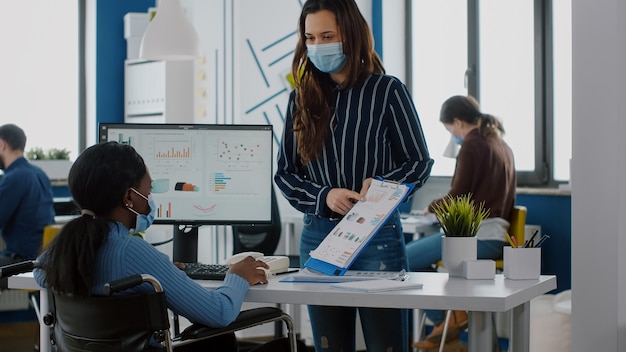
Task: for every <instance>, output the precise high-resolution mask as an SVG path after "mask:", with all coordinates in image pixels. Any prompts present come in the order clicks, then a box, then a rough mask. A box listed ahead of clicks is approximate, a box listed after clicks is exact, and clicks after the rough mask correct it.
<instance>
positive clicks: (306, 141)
mask: <svg viewBox="0 0 626 352" xmlns="http://www.w3.org/2000/svg"><path fill="white" fill-rule="evenodd" d="M320 10H328V11H331V12H332V13H334V14H335V18H336V21H337V25H338V26H339V29H340V31H341V36H342V39H343V51H344V53H345V55H346V57H347V61H346V66H345V67H344V69H345V70H346V72H347V73H348V74H347V79H346V81H345V82H342V85H341V88H342V89H345V88H351V87H353V86H354V85H355V84H357V83H359V82H362V81H364V80H365V79H366V78H367V77H369V76H370V75H371V74H372V73H374V72H376V73H384V72H385V69H384V68H383V65H382V62H381V61H380V58H379V57H378V54H376V52H375V51H374V38H373V36H372V32H371V30H370V28H369V26H368V24H367V22H366V21H365V18H363V15H362V14H361V12H360V11H359V8H358V6H357V5H356V3H355V2H354V0H308V1H307V2H306V3H305V4H304V6H303V7H302V13H301V14H300V19H299V21H298V32H299V34H300V38H299V40H298V44H297V45H296V49H295V54H294V58H293V63H292V67H291V71H292V75H293V77H294V81H295V84H296V89H297V90H298V91H297V94H296V100H295V111H294V114H293V120H294V121H293V131H294V132H295V134H296V139H297V141H298V154H299V155H300V158H301V160H302V162H303V163H304V164H308V163H309V161H311V160H314V159H316V158H318V157H319V156H320V155H321V153H322V149H323V147H324V141H325V140H326V136H327V135H328V131H329V123H330V118H331V117H332V115H333V109H334V96H335V93H336V92H335V89H336V88H337V84H336V83H335V82H333V80H332V79H331V78H330V75H329V74H328V73H324V72H321V71H320V70H318V69H317V68H316V67H315V65H313V63H312V62H310V61H309V59H308V58H307V47H306V36H305V35H304V32H305V20H306V16H307V15H309V14H312V13H316V12H318V11H320Z"/></svg>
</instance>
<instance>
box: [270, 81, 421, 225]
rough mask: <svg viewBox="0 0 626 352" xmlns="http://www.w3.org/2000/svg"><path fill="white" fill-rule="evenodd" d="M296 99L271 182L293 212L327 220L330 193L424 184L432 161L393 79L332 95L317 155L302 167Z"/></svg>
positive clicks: (402, 90)
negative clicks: (375, 182) (383, 183)
mask: <svg viewBox="0 0 626 352" xmlns="http://www.w3.org/2000/svg"><path fill="white" fill-rule="evenodd" d="M296 94H297V91H296V90H294V91H293V92H291V94H290V96H289V104H288V107H287V114H286V120H285V129H284V132H283V136H282V143H281V146H280V149H279V152H278V167H277V171H276V175H275V177H274V180H275V181H276V184H277V186H278V187H279V188H280V190H281V191H282V193H283V195H284V196H285V197H286V199H287V200H288V201H289V202H290V203H291V205H292V206H293V207H294V208H296V209H297V210H299V211H301V212H303V213H306V214H314V215H319V216H326V217H330V216H331V215H332V214H330V210H329V209H327V207H326V196H327V194H328V192H329V191H330V189H331V188H347V189H350V190H353V191H356V192H360V190H361V186H362V184H363V181H364V180H365V179H367V178H369V177H382V178H384V179H388V180H394V181H399V182H406V183H412V184H414V185H415V189H417V188H419V187H421V186H422V185H423V184H424V182H425V181H426V180H427V179H428V176H429V175H430V170H431V167H432V164H433V160H432V159H431V158H430V155H429V152H428V147H427V146H426V141H425V140H424V134H423V132H422V126H421V123H420V121H419V117H418V115H417V111H416V110H415V106H414V105H413V100H412V98H411V96H410V94H409V92H408V90H407V89H406V86H405V85H404V84H403V83H402V82H400V81H399V80H398V79H397V78H395V77H392V76H387V75H382V74H373V75H371V76H370V77H369V78H368V79H367V80H365V81H364V82H363V83H362V84H359V85H357V86H355V87H353V88H350V89H346V90H337V92H336V97H335V107H334V114H333V116H332V118H331V120H330V125H329V129H330V132H329V136H328V138H327V140H326V142H325V145H324V148H323V151H322V155H321V157H320V158H318V159H316V160H312V161H311V162H310V163H309V164H308V165H306V166H304V165H302V162H301V160H300V157H299V156H298V153H297V141H296V137H295V134H294V132H293V113H294V108H295V96H296Z"/></svg>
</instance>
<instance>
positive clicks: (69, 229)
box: [34, 142, 268, 351]
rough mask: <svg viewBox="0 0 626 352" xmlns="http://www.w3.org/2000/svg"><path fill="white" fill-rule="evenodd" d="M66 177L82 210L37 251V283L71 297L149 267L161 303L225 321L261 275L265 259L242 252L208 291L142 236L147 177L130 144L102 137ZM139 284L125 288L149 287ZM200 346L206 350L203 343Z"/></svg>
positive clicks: (218, 344) (220, 342)
mask: <svg viewBox="0 0 626 352" xmlns="http://www.w3.org/2000/svg"><path fill="white" fill-rule="evenodd" d="M68 184H69V188H70V192H71V194H72V197H73V199H74V200H75V202H76V203H77V205H78V206H79V207H80V208H81V209H82V210H81V213H82V216H80V217H77V218H75V219H73V220H71V221H70V222H69V223H67V224H66V225H65V226H63V228H62V229H61V231H60V232H59V234H58V235H57V236H56V237H55V238H54V240H53V241H52V243H51V244H50V245H49V247H48V248H47V249H46V251H45V252H44V253H42V255H41V256H40V258H39V261H40V268H41V269H36V270H35V271H34V275H35V279H36V280H37V282H38V283H39V285H41V286H42V287H52V288H54V289H55V290H57V291H59V292H61V293H65V294H73V295H75V296H79V297H80V296H88V295H103V294H104V284H105V283H107V282H109V281H112V280H116V279H120V278H123V277H126V276H129V275H134V274H150V275H152V276H154V277H155V278H156V279H157V280H159V281H160V283H161V285H162V286H163V290H164V291H165V292H166V301H167V307H168V308H169V309H170V310H172V311H173V312H174V313H178V314H180V315H182V316H184V317H186V318H187V319H189V320H190V321H191V322H195V323H201V324H204V325H207V326H214V327H218V326H225V325H228V324H230V323H231V322H232V321H233V320H234V319H235V318H237V315H238V314H239V311H240V309H241V305H242V302H243V298H244V296H245V294H246V292H247V291H248V288H249V287H250V285H255V284H258V283H264V282H266V280H267V279H266V276H265V271H264V270H262V269H261V268H260V267H263V268H267V267H268V266H267V264H265V263H263V262H261V261H257V260H254V259H253V258H252V257H248V258H246V259H244V260H243V261H241V262H239V263H237V264H233V265H232V266H231V267H230V269H229V273H228V274H227V275H226V279H225V280H224V284H223V286H221V287H219V288H217V289H215V290H208V289H206V288H203V287H202V286H200V285H199V284H198V283H196V282H194V281H193V280H192V279H190V278H189V277H187V276H186V275H185V273H184V272H183V271H181V270H180V269H178V268H177V267H176V266H175V265H174V264H173V263H172V262H171V261H170V260H169V258H168V256H167V255H166V254H164V253H161V252H159V251H158V250H157V249H155V248H154V247H153V246H152V245H151V244H150V243H148V242H146V241H144V240H143V239H142V238H141V237H136V236H130V234H132V233H135V232H139V231H143V230H146V229H147V228H148V227H149V226H150V225H151V224H152V221H153V220H154V213H155V210H156V208H155V205H154V201H153V200H152V197H151V194H150V191H151V178H150V174H149V172H148V170H147V168H146V165H145V164H144V161H143V159H142V158H141V156H140V155H139V154H138V153H137V152H136V151H135V149H134V148H133V147H131V146H129V145H123V144H118V143H116V142H108V143H101V144H96V145H94V146H91V147H89V148H87V149H86V150H85V151H84V152H83V153H81V155H80V156H79V157H78V158H77V159H76V161H75V162H74V164H73V165H72V168H71V169H70V173H69V178H68ZM151 290H152V289H151V288H150V287H149V285H140V286H137V287H135V288H132V289H129V290H126V291H124V293H142V292H149V291H151ZM223 336H224V337H219V336H218V337H216V338H213V339H208V340H204V341H200V342H199V343H194V344H191V345H186V346H182V348H181V349H177V351H180V350H183V348H184V349H187V348H189V349H190V350H194V351H197V350H200V346H198V344H201V345H202V346H203V348H204V346H211V348H213V350H220V351H236V350H237V342H236V339H235V336H234V334H231V335H228V334H227V335H223ZM206 350H209V349H208V348H206Z"/></svg>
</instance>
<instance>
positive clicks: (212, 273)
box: [182, 263, 228, 280]
mask: <svg viewBox="0 0 626 352" xmlns="http://www.w3.org/2000/svg"><path fill="white" fill-rule="evenodd" d="M183 264H184V265H185V267H184V268H183V269H182V270H183V271H184V272H185V274H187V276H189V277H190V278H192V279H194V280H224V278H225V277H226V272H227V271H228V265H226V264H204V263H183Z"/></svg>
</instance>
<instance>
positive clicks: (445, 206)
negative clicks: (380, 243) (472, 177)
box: [433, 193, 489, 276]
mask: <svg viewBox="0 0 626 352" xmlns="http://www.w3.org/2000/svg"><path fill="white" fill-rule="evenodd" d="M433 211H434V213H435V215H436V216H437V220H438V221H439V224H440V225H441V229H442V231H443V233H444V236H443V237H442V239H441V240H442V247H441V248H442V252H441V259H442V260H443V265H444V267H445V268H446V269H447V270H448V273H449V274H450V276H463V262H464V261H469V260H476V233H477V232H478V228H479V227H480V223H481V221H482V220H483V219H485V218H487V217H488V216H489V209H486V208H485V206H484V202H481V203H480V204H478V205H476V204H474V201H473V200H472V194H471V193H468V194H466V195H461V196H456V197H452V196H448V197H446V198H444V199H443V200H442V201H441V202H439V203H437V204H436V205H435V206H434V207H433Z"/></svg>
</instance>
